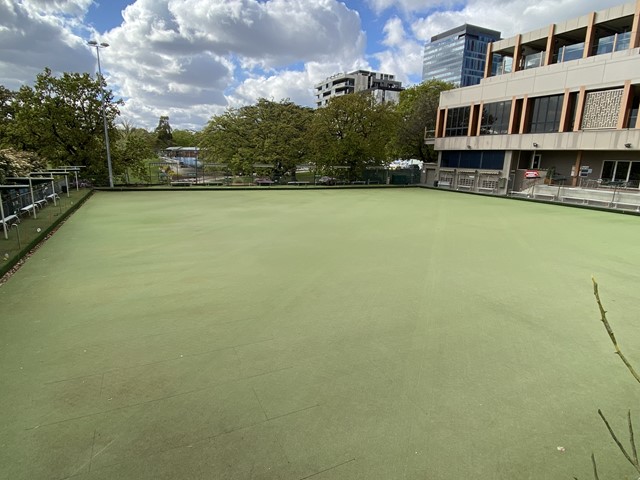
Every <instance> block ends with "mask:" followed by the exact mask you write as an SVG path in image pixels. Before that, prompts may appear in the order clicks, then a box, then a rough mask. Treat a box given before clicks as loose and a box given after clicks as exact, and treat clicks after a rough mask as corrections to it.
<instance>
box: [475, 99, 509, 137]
mask: <svg viewBox="0 0 640 480" xmlns="http://www.w3.org/2000/svg"><path fill="white" fill-rule="evenodd" d="M510 115H511V101H510V100H509V101H507V102H495V103H487V104H485V105H484V106H483V107H482V119H481V120H480V135H505V134H507V133H508V131H509V117H510Z"/></svg>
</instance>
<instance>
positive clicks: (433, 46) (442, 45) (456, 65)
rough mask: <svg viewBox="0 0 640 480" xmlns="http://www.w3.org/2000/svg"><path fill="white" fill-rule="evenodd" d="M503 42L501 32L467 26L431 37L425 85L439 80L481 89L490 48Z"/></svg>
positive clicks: (424, 63) (425, 60) (424, 67)
mask: <svg viewBox="0 0 640 480" xmlns="http://www.w3.org/2000/svg"><path fill="white" fill-rule="evenodd" d="M499 39H500V32H496V31H495V30H489V29H487V28H482V27H476V26H475V25H469V24H466V23H465V24H464V25H461V26H459V27H456V28H454V29H451V30H448V31H446V32H444V33H440V34H439V35H435V36H433V37H431V42H430V43H427V44H426V45H425V47H424V57H423V61H422V81H425V80H431V79H432V78H435V79H436V80H442V81H445V82H451V83H453V84H455V85H457V86H459V87H468V86H469V85H477V84H478V83H480V80H481V79H482V78H483V77H484V65H485V63H484V62H485V58H486V56H487V45H488V44H489V43H491V42H494V41H496V40H499ZM498 60H499V59H498V58H496V63H497V62H498Z"/></svg>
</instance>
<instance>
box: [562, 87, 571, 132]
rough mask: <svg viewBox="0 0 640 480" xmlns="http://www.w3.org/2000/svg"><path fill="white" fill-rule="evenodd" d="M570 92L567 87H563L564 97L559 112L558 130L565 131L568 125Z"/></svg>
mask: <svg viewBox="0 0 640 480" xmlns="http://www.w3.org/2000/svg"><path fill="white" fill-rule="evenodd" d="M570 98H571V92H570V91H569V89H568V88H565V89H564V97H563V98H562V112H561V113H560V132H566V131H567V129H568V127H569V125H568V123H569V113H570V112H569V107H570V105H569V99H570Z"/></svg>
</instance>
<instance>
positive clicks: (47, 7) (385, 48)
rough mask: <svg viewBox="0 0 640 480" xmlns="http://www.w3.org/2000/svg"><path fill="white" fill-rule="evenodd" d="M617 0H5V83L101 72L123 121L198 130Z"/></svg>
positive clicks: (417, 73)
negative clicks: (246, 109)
mask: <svg viewBox="0 0 640 480" xmlns="http://www.w3.org/2000/svg"><path fill="white" fill-rule="evenodd" d="M622 3H624V0H537V1H535V2H532V1H531V0H343V1H338V0H135V1H134V0H0V85H4V86H5V87H6V88H9V89H11V90H17V89H18V88H19V87H20V86H21V85H24V84H32V83H33V81H34V79H35V77H36V75H37V74H38V73H40V72H42V71H43V70H44V68H45V67H49V68H51V70H53V71H54V72H56V73H61V72H90V73H91V74H94V73H95V72H96V70H97V63H96V51H95V49H91V48H90V47H88V46H87V41H88V40H97V41H98V42H106V43H108V44H109V47H108V48H105V49H101V50H100V60H101V66H102V71H103V74H104V75H105V77H106V80H107V83H108V86H109V88H110V89H112V90H113V92H114V94H115V95H116V97H117V98H122V99H123V100H124V101H125V105H124V106H123V107H122V108H121V120H123V121H127V122H128V123H130V124H131V125H133V126H136V127H144V128H148V129H154V128H155V127H156V126H157V124H158V119H159V117H160V116H161V115H166V116H169V121H170V124H171V126H172V127H173V128H174V129H175V128H180V129H192V130H199V129H200V128H202V127H203V126H204V125H205V124H206V123H207V121H209V119H211V117H212V116H214V115H218V114H221V113H223V112H224V111H225V110H226V109H227V108H230V107H239V106H242V105H247V104H251V103H254V102H255V101H256V100H257V99H258V98H261V97H262V98H267V99H270V100H275V101H279V100H281V99H285V98H286V99H290V100H291V101H293V102H295V103H297V104H299V105H307V106H313V105H314V96H313V86H314V84H315V83H318V82H321V81H322V80H324V79H325V78H326V77H328V76H331V75H333V74H336V73H340V72H347V71H351V70H355V69H361V68H362V69H370V70H375V71H381V72H384V73H391V74H394V75H396V77H397V79H399V80H401V81H402V82H403V84H404V86H411V85H414V84H416V83H420V81H421V76H422V51H423V48H424V44H425V42H427V41H429V39H430V38H431V37H432V36H433V35H436V34H438V33H442V32H444V31H446V30H448V29H450V28H454V27H456V26H458V25H462V24H464V23H471V24H474V25H478V26H482V27H486V28H490V29H493V30H498V31H500V32H501V33H502V36H503V38H507V37H510V36H512V35H514V34H516V33H521V32H527V31H530V30H534V29H538V28H541V27H545V26H548V25H550V24H551V23H557V22H560V21H562V20H567V19H571V18H575V17H578V16H581V15H585V14H588V13H590V12H592V11H597V10H602V9H605V8H608V7H612V6H615V5H618V4H622Z"/></svg>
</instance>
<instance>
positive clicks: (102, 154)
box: [5, 68, 122, 182]
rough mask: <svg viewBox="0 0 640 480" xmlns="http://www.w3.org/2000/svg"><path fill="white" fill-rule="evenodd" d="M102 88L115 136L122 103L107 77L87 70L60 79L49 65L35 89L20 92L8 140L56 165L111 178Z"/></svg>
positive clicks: (14, 107)
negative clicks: (82, 168)
mask: <svg viewBox="0 0 640 480" xmlns="http://www.w3.org/2000/svg"><path fill="white" fill-rule="evenodd" d="M103 88H104V89H105V92H104V93H105V105H104V107H105V115H106V118H107V127H108V129H109V133H110V137H113V138H115V135H116V131H115V125H114V122H115V119H116V117H117V116H118V115H119V113H120V112H119V106H120V105H122V101H121V100H119V101H115V100H114V98H113V94H112V92H111V91H110V90H106V86H105V83H104V79H102V78H100V79H97V80H94V79H92V78H91V77H90V76H89V74H88V73H83V74H80V73H64V74H62V76H61V77H56V76H54V75H53V74H52V72H51V70H50V69H48V68H46V69H45V70H44V72H43V73H40V74H39V75H38V76H37V77H36V81H35V84H34V86H33V87H30V86H26V85H25V86H22V87H21V88H20V90H19V91H18V92H16V93H15V95H14V98H13V101H12V108H13V112H14V116H13V118H12V119H11V121H10V122H8V124H7V128H6V137H5V140H6V143H7V144H9V145H11V146H13V147H14V148H16V149H18V150H25V151H31V152H36V153H37V154H38V155H39V156H41V157H43V158H44V159H46V160H47V162H48V163H50V164H51V165H53V166H58V165H68V164H74V165H83V166H85V167H87V170H86V174H87V175H88V176H89V177H91V178H94V180H96V181H98V182H104V181H106V178H107V163H106V148H105V143H104V126H103V120H102V101H101V98H102V91H103ZM111 141H113V140H111ZM111 146H113V145H111Z"/></svg>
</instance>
